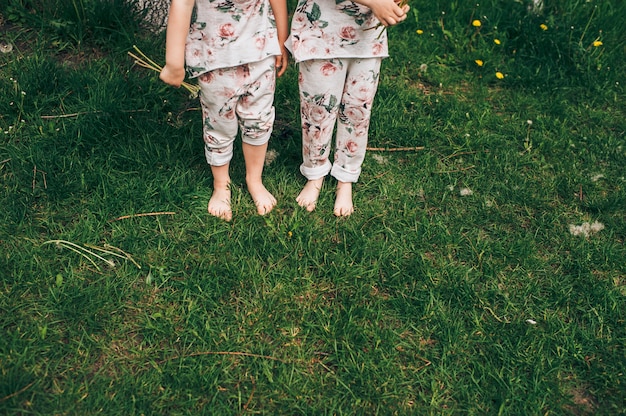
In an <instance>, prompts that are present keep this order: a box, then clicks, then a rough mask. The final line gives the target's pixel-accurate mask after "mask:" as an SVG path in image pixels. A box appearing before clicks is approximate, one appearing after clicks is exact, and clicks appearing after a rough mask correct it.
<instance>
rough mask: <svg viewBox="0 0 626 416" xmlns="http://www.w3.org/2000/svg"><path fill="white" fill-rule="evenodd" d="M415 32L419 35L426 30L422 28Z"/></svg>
mask: <svg viewBox="0 0 626 416" xmlns="http://www.w3.org/2000/svg"><path fill="white" fill-rule="evenodd" d="M415 33H417V34H418V35H423V34H424V31H423V30H422V29H417V30H416V31H415Z"/></svg>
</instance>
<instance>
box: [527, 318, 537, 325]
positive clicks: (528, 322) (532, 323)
mask: <svg viewBox="0 0 626 416" xmlns="http://www.w3.org/2000/svg"><path fill="white" fill-rule="evenodd" d="M526 323H527V324H531V325H537V321H535V320H534V319H526Z"/></svg>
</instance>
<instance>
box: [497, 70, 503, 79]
mask: <svg viewBox="0 0 626 416" xmlns="http://www.w3.org/2000/svg"><path fill="white" fill-rule="evenodd" d="M496 78H498V79H504V74H503V73H502V72H500V71H498V72H496Z"/></svg>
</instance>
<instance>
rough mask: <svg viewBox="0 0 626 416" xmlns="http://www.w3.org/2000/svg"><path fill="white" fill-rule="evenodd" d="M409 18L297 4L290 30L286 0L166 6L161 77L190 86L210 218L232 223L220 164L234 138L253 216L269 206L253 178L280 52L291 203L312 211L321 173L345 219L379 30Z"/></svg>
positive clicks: (334, 4) (346, 5)
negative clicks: (290, 74) (296, 146)
mask: <svg viewBox="0 0 626 416" xmlns="http://www.w3.org/2000/svg"><path fill="white" fill-rule="evenodd" d="M408 10H409V6H402V7H400V6H399V5H398V4H397V3H396V2H395V1H394V0H354V1H350V0H348V1H336V0H299V3H298V6H297V8H296V10H295V13H294V16H293V19H292V24H291V31H289V22H288V12H287V5H286V0H195V1H194V0H172V2H171V5H170V12H169V17H168V24H167V35H166V53H165V55H166V56H165V67H164V68H163V70H162V71H161V75H160V77H161V79H162V80H163V81H164V82H166V83H167V84H170V85H174V86H180V85H181V84H182V82H183V80H184V78H185V74H186V72H187V73H188V74H189V75H190V76H191V77H193V78H197V79H198V84H199V86H200V88H201V90H200V102H201V106H202V121H203V139H204V145H205V146H204V148H205V156H206V160H207V162H208V164H209V165H210V166H211V172H212V174H213V194H212V196H211V198H210V200H209V204H208V211H209V213H210V214H211V215H214V216H216V217H219V218H222V219H224V220H226V221H230V220H231V219H232V209H231V205H230V198H231V192H230V174H229V166H230V161H231V159H232V156H233V143H234V140H235V138H236V137H237V134H238V132H239V131H240V132H241V136H242V152H243V156H244V162H245V167H246V186H247V188H248V191H249V192H250V195H251V197H252V199H253V201H254V203H255V205H256V207H257V211H258V213H259V214H260V215H264V214H267V213H268V212H270V211H271V210H272V209H273V208H274V206H275V205H276V199H275V198H274V196H273V195H272V194H271V193H270V192H269V191H268V190H267V189H266V188H265V186H264V185H263V181H262V174H263V167H264V161H265V154H266V151H267V145H268V142H269V139H270V136H271V133H272V128H273V123H274V106H273V102H274V91H275V86H276V77H277V76H279V77H280V76H281V75H282V74H283V73H284V72H285V70H286V69H287V65H288V52H287V50H289V51H290V52H291V54H292V55H293V57H294V59H295V61H296V62H297V63H298V67H299V76H298V86H299V91H300V115H301V124H302V159H303V162H302V164H301V166H300V172H301V173H302V175H303V176H304V177H305V178H306V179H307V182H306V184H305V185H304V187H303V189H302V191H301V192H300V194H299V195H298V196H297V198H296V201H297V202H298V204H299V205H300V206H301V207H303V208H305V209H306V210H308V211H313V210H314V209H315V206H316V204H317V199H318V197H319V194H320V190H321V188H322V184H323V182H324V178H325V177H326V176H327V175H328V174H330V175H331V176H332V177H334V178H335V179H336V180H337V191H336V199H335V206H334V213H335V215H337V216H349V215H350V214H352V212H353V211H354V205H353V202H352V184H353V183H355V182H357V180H358V178H359V175H360V172H361V165H362V163H363V159H364V157H365V150H366V146H367V137H368V130H369V120H370V112H371V107H372V102H373V100H374V96H375V94H376V90H377V85H378V78H379V71H380V64H381V61H382V59H383V58H384V57H387V56H388V52H387V36H386V31H385V28H384V27H386V26H389V25H394V24H397V23H399V22H401V21H403V20H404V19H405V18H406V13H407V12H408ZM381 25H382V26H384V27H380V28H378V27H379V26H381ZM335 126H336V137H335V146H334V149H333V150H334V152H333V153H334V159H333V162H331V161H330V154H331V142H332V138H333V137H332V136H333V131H334V129H335Z"/></svg>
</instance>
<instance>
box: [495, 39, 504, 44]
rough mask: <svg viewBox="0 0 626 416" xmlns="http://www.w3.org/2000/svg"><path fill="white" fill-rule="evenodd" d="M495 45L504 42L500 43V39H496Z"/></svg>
mask: <svg viewBox="0 0 626 416" xmlns="http://www.w3.org/2000/svg"><path fill="white" fill-rule="evenodd" d="M493 43H495V44H496V45H500V44H501V43H502V42H500V39H494V40H493Z"/></svg>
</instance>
